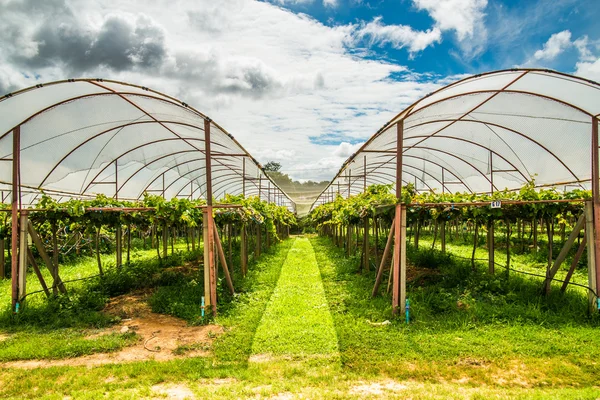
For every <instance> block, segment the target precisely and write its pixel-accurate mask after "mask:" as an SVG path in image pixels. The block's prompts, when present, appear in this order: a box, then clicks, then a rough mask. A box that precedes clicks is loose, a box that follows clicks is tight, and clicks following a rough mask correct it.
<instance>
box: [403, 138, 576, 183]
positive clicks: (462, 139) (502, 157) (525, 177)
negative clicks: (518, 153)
mask: <svg viewBox="0 0 600 400" xmlns="http://www.w3.org/2000/svg"><path fill="white" fill-rule="evenodd" d="M420 137H426V136H424V135H416V136H411V137H410V138H407V139H412V138H420ZM435 137H436V138H442V139H450V140H458V141H461V142H465V143H469V144H472V145H474V146H477V147H479V148H482V149H484V150H486V151H488V152H489V153H491V154H493V155H495V156H497V157H498V158H500V159H502V160H503V161H505V162H506V163H507V164H508V165H510V166H511V167H513V168H514V169H515V172H518V173H519V174H520V175H521V176H522V177H523V179H525V181H529V179H530V178H528V177H527V176H525V174H523V172H521V170H520V169H519V168H517V166H515V165H514V164H513V163H512V162H510V161H508V160H507V159H506V157H504V156H503V155H502V154H500V153H498V152H497V151H495V150H492V149H491V148H489V147H487V146H484V145H482V144H479V143H477V142H473V141H472V140H468V139H464V138H457V137H454V136H447V135H436V136H435ZM427 138H428V139H429V137H427ZM446 169H448V168H446ZM492 172H493V171H492ZM527 172H529V171H527ZM455 177H456V178H457V179H459V178H458V177H457V176H456V175H455ZM575 178H577V177H575Z"/></svg>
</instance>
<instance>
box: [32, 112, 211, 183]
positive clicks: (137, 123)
mask: <svg viewBox="0 0 600 400" xmlns="http://www.w3.org/2000/svg"><path fill="white" fill-rule="evenodd" d="M162 122H163V123H169V124H177V125H187V126H190V127H195V126H194V125H191V124H184V123H179V122H176V121H168V122H166V121H162ZM155 123H156V122H154V121H137V122H130V123H127V124H123V125H118V126H115V127H112V128H109V129H105V130H104V131H101V132H98V133H97V134H95V135H94V136H91V137H89V138H87V139H86V140H84V141H83V142H81V143H79V144H78V145H77V146H75V147H74V148H72V149H71V150H70V151H69V152H68V153H67V154H65V155H64V156H63V158H61V159H60V161H59V162H57V163H56V164H55V165H54V167H52V169H51V170H50V172H48V174H47V175H46V177H45V178H44V179H43V180H42V182H41V183H40V185H39V187H40V188H41V187H42V185H44V183H46V180H48V178H49V177H50V175H52V173H53V172H54V171H55V170H56V168H58V167H59V166H60V164H62V163H63V161H65V160H66V159H67V158H68V157H69V156H71V155H72V154H73V153H75V152H76V151H77V150H79V149H80V148H81V147H82V146H84V145H86V144H87V143H89V142H91V141H93V140H94V139H97V138H99V137H100V136H102V135H105V134H107V133H110V132H112V131H113V130H117V129H123V128H126V127H128V126H133V125H140V124H155ZM169 131H170V130H169ZM170 140H173V141H177V140H182V139H181V138H179V137H169V138H163V139H158V140H154V141H151V142H146V143H143V144H142V145H140V146H136V147H135V148H133V149H130V150H131V151H134V150H138V149H139V148H141V147H144V146H146V145H151V144H155V143H160V142H164V141H170ZM187 140H190V141H197V142H204V139H201V138H187ZM40 143H41V142H40ZM186 144H188V145H190V144H189V143H186ZM190 147H192V148H193V149H194V150H195V151H198V152H200V153H204V150H199V149H198V148H196V147H195V146H191V145H190ZM128 153H129V151H127V152H125V153H123V154H121V156H119V157H118V158H120V157H122V156H123V155H125V154H128ZM118 158H115V159H113V160H112V161H110V162H109V163H108V164H110V163H112V162H114V161H115V160H116V159H118ZM105 168H106V167H105Z"/></svg>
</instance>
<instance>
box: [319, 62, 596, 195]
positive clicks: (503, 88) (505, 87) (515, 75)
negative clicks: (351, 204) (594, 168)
mask: <svg viewBox="0 0 600 400" xmlns="http://www.w3.org/2000/svg"><path fill="white" fill-rule="evenodd" d="M530 73H531V74H538V75H543V77H545V78H550V79H551V78H556V79H562V80H565V81H566V82H565V84H573V85H576V84H581V85H585V86H588V87H590V88H594V89H600V85H599V84H598V83H596V82H593V81H590V80H586V79H582V78H579V77H574V76H571V75H568V74H564V73H559V72H555V71H549V70H542V69H511V70H501V71H492V72H488V73H484V74H480V75H476V76H472V77H467V78H465V79H462V80H459V81H456V82H454V83H452V84H450V85H447V86H445V87H442V88H440V89H438V90H436V91H435V92H433V93H432V94H430V95H428V96H425V97H423V98H421V99H420V100H418V101H416V102H415V103H413V104H412V105H411V106H409V107H408V108H406V109H405V110H404V111H402V112H400V113H399V114H398V115H396V116H395V117H394V118H392V119H391V120H390V121H389V122H387V123H386V124H384V126H383V127H382V128H381V129H379V130H378V131H377V133H375V134H374V135H373V136H372V137H371V138H369V140H367V141H366V142H365V143H364V144H363V145H362V146H361V148H360V149H359V150H357V151H356V152H355V153H354V154H353V155H352V156H351V157H349V158H348V159H347V160H346V161H345V162H344V163H343V165H342V167H341V168H340V170H339V171H338V173H337V174H336V175H335V178H334V179H333V181H332V182H335V181H336V180H337V179H338V178H340V177H342V174H343V172H344V171H345V170H346V169H347V168H348V167H349V166H350V164H351V163H352V162H353V161H355V160H357V159H359V156H360V155H361V153H363V154H364V153H387V152H388V150H380V148H381V147H382V146H383V144H377V146H376V148H369V147H373V144H374V143H375V141H376V140H378V139H380V138H381V137H382V135H392V134H393V132H391V131H390V130H391V129H394V128H395V127H396V126H395V125H396V123H397V122H399V121H401V120H406V127H404V130H405V131H406V139H409V136H410V135H409V134H408V132H409V131H410V129H412V128H416V127H418V126H422V125H426V124H432V123H440V122H447V124H444V125H443V126H442V127H441V128H438V129H437V130H436V131H434V132H433V133H431V134H429V135H415V136H413V137H410V138H414V137H420V138H422V140H421V141H418V140H417V142H416V143H414V144H411V145H405V146H402V147H403V148H404V150H403V154H404V155H405V156H408V155H409V154H410V151H409V150H410V149H411V148H413V147H418V146H419V144H420V143H421V142H423V141H425V140H427V139H429V138H430V137H436V136H439V137H444V136H447V138H448V139H455V140H461V141H463V142H471V144H473V145H476V146H478V147H481V148H486V149H487V150H489V151H491V152H492V153H493V154H494V155H496V156H498V157H499V158H501V159H503V160H504V161H505V162H507V163H508V164H509V165H511V166H512V167H513V168H514V169H515V170H514V171H511V172H514V173H515V175H514V177H515V178H516V177H517V176H519V175H520V176H521V177H523V178H524V179H525V181H530V177H528V176H527V175H529V174H530V173H529V170H528V167H527V165H526V164H525V163H524V162H523V161H521V160H520V156H519V155H518V154H516V153H515V156H516V157H517V159H518V160H519V162H520V163H521V164H523V165H522V168H521V167H519V168H517V167H515V164H514V163H513V162H510V161H508V159H507V158H506V157H504V156H503V155H502V154H500V153H499V152H498V151H497V150H492V149H490V148H489V147H487V146H485V145H483V144H479V143H474V142H472V141H470V140H468V139H466V138H460V137H452V136H450V135H438V134H439V133H440V132H442V131H444V130H445V129H447V128H449V127H450V126H451V125H453V124H456V123H458V122H470V123H480V124H483V125H485V126H487V127H488V128H489V129H490V130H491V131H492V133H494V134H495V135H496V136H498V135H499V133H498V132H494V130H493V129H492V128H498V129H502V130H503V131H504V132H510V133H513V134H516V135H519V136H520V137H523V138H525V139H526V140H528V141H529V142H530V143H532V144H534V145H536V146H537V147H539V148H540V149H541V150H543V151H544V152H545V153H546V154H548V155H549V156H550V157H551V158H553V159H555V160H556V161H557V162H558V163H559V164H560V165H561V166H562V167H564V168H565V170H566V171H567V172H568V173H569V174H571V175H572V176H573V178H574V179H575V180H574V181H573V182H572V183H575V184H578V185H579V186H581V187H583V184H584V183H586V182H589V181H590V179H581V178H579V176H578V175H577V174H576V173H575V172H574V171H573V170H572V169H571V168H570V167H569V166H568V165H567V163H566V162H565V161H563V160H562V159H561V158H560V157H559V156H558V155H557V154H556V153H554V152H553V151H551V150H550V149H549V148H548V147H547V146H545V145H543V144H542V143H541V142H540V141H538V140H535V139H534V138H533V137H530V136H528V135H526V134H524V133H522V132H519V131H518V130H516V129H513V128H510V127H508V126H503V125H502V124H501V123H495V122H485V120H478V119H466V118H465V117H466V116H468V115H471V114H473V113H477V109H479V108H481V107H482V106H483V105H484V104H486V103H487V102H489V101H490V100H492V99H493V98H495V97H496V96H498V95H499V94H517V95H525V96H533V97H536V98H540V99H543V100H547V101H552V102H555V103H557V104H559V105H561V106H564V107H567V108H568V109H571V110H574V111H577V112H579V113H581V114H582V115H587V116H590V117H593V118H597V117H598V116H600V113H599V114H596V112H590V111H587V110H586V109H584V108H582V107H583V106H578V105H575V104H572V103H571V102H569V101H566V100H562V99H560V98H557V97H554V96H552V95H548V94H543V93H536V92H535V91H528V90H515V89H511V86H512V85H513V84H515V83H516V82H517V81H518V80H520V79H521V78H523V77H524V76H526V75H527V74H530ZM501 74H512V76H507V81H505V82H504V83H502V84H499V85H498V86H499V87H498V88H491V89H481V90H469V88H465V90H463V91H460V90H458V91H456V92H455V93H452V94H448V95H447V96H440V97H439V98H436V99H435V100H434V101H432V102H430V103H428V104H425V105H424V106H423V107H421V108H419V107H420V104H421V103H422V102H424V101H426V100H427V99H428V98H429V97H431V96H433V95H438V94H439V93H441V92H443V91H445V90H447V89H449V88H455V87H456V86H457V85H461V84H463V83H469V82H473V81H476V80H477V79H482V78H484V77H487V76H493V75H501ZM486 94H489V96H483V97H484V98H482V99H481V100H480V101H479V102H478V103H477V104H476V105H474V106H471V108H470V109H469V110H468V111H467V112H461V113H460V115H461V116H459V117H456V118H444V117H442V118H438V119H434V120H432V121H425V122H421V123H419V122H418V121H414V122H415V124H414V125H412V124H410V123H409V121H408V120H407V119H408V118H409V117H412V116H413V115H415V116H416V115H418V114H419V113H421V111H423V112H427V109H429V108H430V107H432V106H435V105H436V104H439V103H443V102H447V101H451V100H452V99H455V98H460V97H464V96H469V95H486ZM433 117H434V118H435V115H433ZM523 117H527V115H523ZM573 122H574V123H582V124H586V122H585V121H584V120H581V121H579V120H577V119H574V120H573ZM587 124H589V123H587ZM500 140H503V141H505V140H504V138H501V137H500ZM388 144H393V140H391V141H390V142H389V143H388ZM506 145H507V146H508V147H509V148H510V144H508V143H506ZM428 150H433V151H440V149H428ZM389 152H390V153H391V152H393V150H392V149H390V151H389ZM457 158H460V157H457ZM428 161H430V160H428ZM462 161H464V162H466V163H468V164H471V163H469V162H467V161H466V160H462ZM392 163H393V161H392V159H390V160H389V161H388V162H387V166H389V168H391V164H392ZM372 166H373V164H371V167H372ZM471 168H472V169H473V170H475V171H477V172H478V173H479V174H481V175H482V176H485V177H486V180H488V182H489V183H490V185H492V182H491V181H490V179H487V176H486V175H485V174H483V173H482V171H479V170H478V169H477V168H473V166H471ZM523 168H524V170H523ZM366 170H367V174H369V173H370V174H372V173H374V171H375V168H369V166H366ZM445 172H451V169H448V168H446V171H445ZM492 172H500V171H496V170H494V171H492ZM455 176H457V178H458V175H455ZM460 176H462V174H460ZM458 179H459V180H462V179H460V178H458ZM332 184H333V183H332ZM332 184H330V185H332ZM445 185H446V182H444V185H443V186H442V187H444V186H445ZM463 185H464V184H463ZM464 186H465V187H468V186H467V185H464ZM545 186H553V184H548V183H545V184H542V185H536V187H545ZM328 187H329V186H328ZM328 187H326V188H325V189H324V190H323V192H322V194H324V193H325V192H326V190H327V189H328ZM493 190H494V191H496V190H498V189H497V188H496V187H494V188H493ZM488 193H489V191H488ZM320 198H321V195H320V196H319V197H318V199H320Z"/></svg>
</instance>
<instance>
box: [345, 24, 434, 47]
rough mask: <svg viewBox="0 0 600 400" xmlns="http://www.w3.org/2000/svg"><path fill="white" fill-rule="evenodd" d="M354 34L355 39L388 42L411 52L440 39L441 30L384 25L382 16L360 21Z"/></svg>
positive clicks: (373, 42)
mask: <svg viewBox="0 0 600 400" xmlns="http://www.w3.org/2000/svg"><path fill="white" fill-rule="evenodd" d="M354 35H355V37H356V38H357V39H364V38H367V39H368V40H369V41H370V43H371V45H373V44H377V45H380V46H381V45H385V44H390V45H391V46H392V47H394V48H397V49H402V48H405V47H406V48H408V51H409V52H410V53H411V54H414V53H417V52H420V51H423V50H425V49H426V48H427V47H429V46H431V45H433V44H435V43H440V42H441V41H442V32H441V31H440V29H438V28H432V29H428V30H427V31H416V30H414V29H412V28H411V27H410V26H407V25H384V24H382V17H377V18H375V19H374V20H373V21H371V22H369V23H362V24H361V25H360V27H359V28H358V29H357V30H356V32H355V33H354Z"/></svg>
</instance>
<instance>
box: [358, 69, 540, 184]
mask: <svg viewBox="0 0 600 400" xmlns="http://www.w3.org/2000/svg"><path fill="white" fill-rule="evenodd" d="M528 72H529V71H524V72H523V73H522V74H519V75H518V76H517V77H516V78H514V79H513V80H511V81H510V82H509V83H508V84H506V85H504V86H503V87H502V88H501V89H497V90H494V91H481V92H482V93H491V95H490V96H489V97H487V98H486V99H483V100H482V101H481V102H480V103H479V104H477V105H476V106H474V107H472V108H471V109H470V110H469V111H467V112H465V113H463V115H462V116H461V117H459V118H458V119H456V120H454V121H452V122H450V123H448V124H447V125H446V126H444V127H442V128H440V129H438V130H437V131H435V132H434V133H432V134H431V135H430V136H429V137H432V136H435V135H436V134H437V133H439V132H441V131H443V130H445V129H447V128H449V127H450V126H452V125H454V124H455V123H457V122H458V121H460V120H462V119H463V118H464V117H466V116H467V115H469V114H471V113H472V112H473V111H475V110H477V109H478V108H479V107H481V106H483V105H484V104H486V103H487V102H489V101H490V100H492V99H493V98H494V97H496V96H498V95H499V94H500V93H502V92H503V91H504V90H505V89H507V88H508V87H509V86H511V85H512V84H514V83H515V82H517V81H518V80H519V79H521V78H522V77H524V76H525V75H527V73H528ZM473 93H478V92H473ZM468 94H469V92H467V93H462V94H460V95H458V96H455V97H463V96H465V95H468ZM451 98H453V97H452V96H450V97H448V98H444V99H440V100H438V101H435V102H433V103H431V104H427V105H426V106H425V107H423V108H422V109H419V110H418V111H416V113H418V112H421V111H422V110H425V109H427V108H429V107H432V106H433V105H434V104H438V103H441V102H444V101H448V100H449V99H451ZM414 107H415V105H413V106H411V107H409V108H408V109H407V111H406V115H405V116H404V117H403V118H402V119H401V120H399V121H397V122H396V123H395V124H394V125H397V124H400V123H402V126H403V128H402V129H403V130H404V121H406V120H407V119H408V118H409V117H410V116H412V115H413V114H411V112H412V110H413V109H414ZM390 126H391V124H390ZM386 130H387V129H386ZM425 140H427V138H425V139H422V140H420V141H418V142H417V143H415V144H413V145H410V146H407V147H405V146H404V143H402V145H401V147H402V154H404V153H406V152H408V151H409V150H410V149H411V148H415V147H417V146H418V145H419V144H421V143H423V142H424V141H425ZM365 145H366V143H365ZM365 145H363V146H362V147H361V149H360V150H363V149H364V147H365ZM396 148H398V144H396ZM360 150H359V151H358V152H356V153H355V155H353V156H352V157H354V156H356V155H358V154H359V153H360ZM431 150H434V149H431ZM441 152H444V151H441ZM448 154H450V153H448ZM455 157H456V158H458V159H460V160H461V161H463V162H465V163H467V164H469V165H471V167H472V168H473V169H475V170H476V171H477V172H479V173H480V174H481V175H482V176H484V177H485V178H486V179H487V180H488V181H489V182H490V187H491V189H492V191H493V190H497V188H496V187H495V186H494V183H493V182H492V181H491V180H490V179H489V178H487V177H486V176H485V174H483V173H481V171H479V170H478V169H477V168H475V167H474V166H473V165H472V164H470V163H469V162H467V161H465V160H463V159H461V158H459V157H457V156H455Z"/></svg>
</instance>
